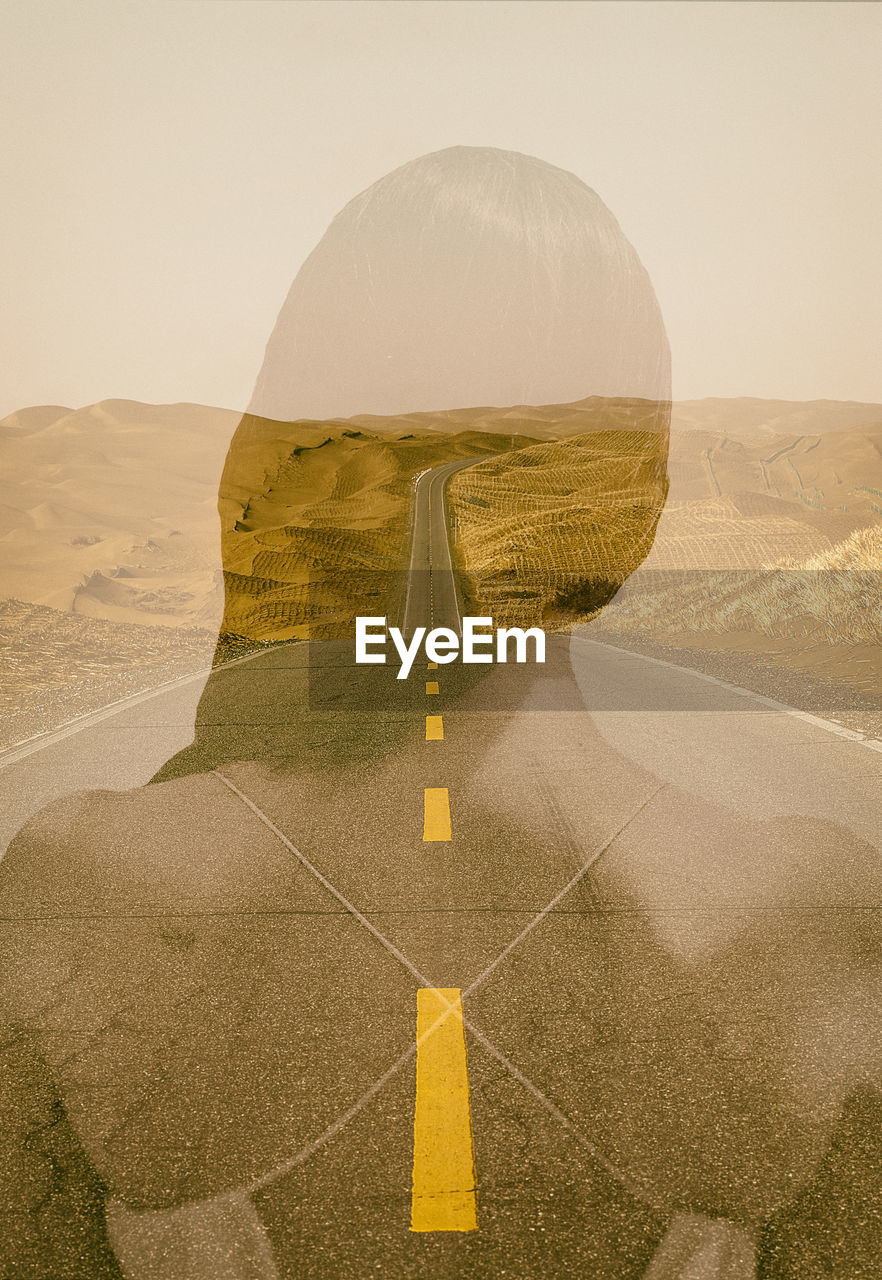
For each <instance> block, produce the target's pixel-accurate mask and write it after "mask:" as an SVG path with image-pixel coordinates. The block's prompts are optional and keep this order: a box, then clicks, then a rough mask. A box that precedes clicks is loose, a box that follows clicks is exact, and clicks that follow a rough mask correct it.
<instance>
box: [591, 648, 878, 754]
mask: <svg viewBox="0 0 882 1280" xmlns="http://www.w3.org/2000/svg"><path fill="white" fill-rule="evenodd" d="M570 638H571V639H572V640H579V641H581V643H582V644H593V645H595V646H596V647H597V648H598V649H611V650H612V651H613V653H626V654H628V655H629V657H632V658H638V659H639V660H640V661H641V662H652V663H654V665H655V666H657V667H668V668H669V669H670V670H671V671H682V672H684V673H685V674H686V675H690V676H694V677H695V678H696V679H697V680H704V681H705V682H706V683H707V684H715V685H717V686H718V687H719V688H720V689H725V690H726V691H727V692H728V693H737V694H739V695H740V696H741V697H742V698H753V700H754V701H755V702H759V703H762V705H763V706H764V707H769V708H770V710H772V711H781V712H783V713H784V714H785V715H788V716H793V717H794V718H795V719H796V720H804V721H805V722H806V724H810V725H813V726H814V727H815V728H816V729H825V730H826V731H827V733H835V734H836V736H837V737H838V738H845V739H846V740H847V741H848V742H857V743H859V744H860V746H862V747H868V748H869V749H870V751H882V739H879V738H876V737H874V736H873V735H872V734H869V733H859V732H858V730H857V729H848V728H846V726H845V725H844V724H837V723H836V721H835V720H824V719H822V718H821V716H813V715H812V714H811V712H809V711H800V709H799V707H790V706H788V705H787V703H786V702H778V701H776V699H775V698H767V697H766V696H765V694H762V693H755V692H754V691H753V690H752V689H745V688H743V687H742V686H741V685H739V684H730V683H729V681H728V680H721V679H720V678H719V676H712V675H709V674H708V672H706V671H696V670H695V668H694V667H681V666H679V665H678V664H677V663H676V662H668V661H666V660H665V659H664V658H651V657H650V656H649V654H646V653H638V652H636V651H635V650H634V649H623V648H621V647H620V646H619V645H617V644H607V642H606V641H605V640H591V639H589V637H588V636H580V635H576V634H575V633H571V634H570Z"/></svg>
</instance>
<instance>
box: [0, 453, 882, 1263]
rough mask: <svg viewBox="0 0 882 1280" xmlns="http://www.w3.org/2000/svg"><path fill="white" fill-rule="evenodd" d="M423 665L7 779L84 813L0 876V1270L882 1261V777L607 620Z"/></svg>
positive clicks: (14, 789) (238, 675)
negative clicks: (622, 639)
mask: <svg viewBox="0 0 882 1280" xmlns="http://www.w3.org/2000/svg"><path fill="white" fill-rule="evenodd" d="M450 470H451V467H450V465H449V464H448V465H447V466H446V467H445V468H438V469H436V470H435V472H433V473H430V474H428V475H427V476H425V477H424V478H423V479H422V480H421V482H420V485H419V487H418V492H417V501H416V504H415V512H416V514H415V531H414V572H415V577H414V583H417V581H419V582H420V584H421V585H420V586H414V587H412V589H411V595H410V605H409V612H408V614H407V615H406V625H408V624H412V625H420V623H419V622H417V621H415V619H416V618H417V617H418V614H419V611H420V610H421V611H422V612H423V615H424V618H425V622H424V625H428V624H429V622H431V621H434V624H435V625H447V623H446V621H445V620H446V619H447V618H448V617H449V616H450V608H451V603H452V602H453V600H454V591H455V588H454V585H453V583H452V578H451V576H450V574H449V570H448V566H449V550H448V549H447V546H446V534H445V535H444V536H443V537H442V531H443V530H444V514H443V504H442V501H441V499H442V496H443V478H444V472H445V471H447V472H448V473H449V471H450ZM433 531H434V532H433ZM439 557H440V563H439ZM417 592H420V593H421V594H416V593H417ZM432 600H434V601H435V607H436V610H437V611H438V612H437V613H436V616H435V618H434V619H432V618H426V617H425V614H426V608H427V604H428V605H429V608H431V603H430V602H431V601H432ZM439 601H440V604H439ZM454 607H455V605H454ZM396 670H397V663H390V665H388V666H386V667H357V666H356V665H355V663H354V661H353V652H352V645H351V643H350V642H347V641H334V642H331V641H328V642H322V643H320V644H319V643H316V644H292V645H286V646H279V647H277V648H274V649H272V650H269V651H267V652H265V653H263V654H261V655H259V656H258V657H256V658H254V659H251V660H248V661H245V662H240V663H239V664H237V665H236V666H235V667H232V668H228V669H222V670H219V671H218V672H216V673H215V674H214V675H213V676H212V677H211V679H210V680H209V682H208V684H207V685H206V687H205V689H204V692H203V693H202V697H201V700H200V703H199V707H198V709H197V712H196V727H195V736H194V740H193V743H192V745H190V746H185V745H184V744H185V743H186V741H187V740H188V739H189V737H190V736H192V735H191V734H190V733H189V732H188V729H189V726H190V725H191V724H192V713H193V709H192V698H193V697H194V695H195V694H196V692H197V689H198V685H197V684H194V685H191V686H186V687H184V688H183V689H181V688H178V689H176V690H172V691H169V692H166V693H162V694H159V695H158V696H156V697H154V698H152V699H148V700H144V701H141V702H139V703H137V704H134V705H129V706H127V707H125V708H123V709H122V710H121V711H120V712H119V713H118V714H115V715H113V716H112V717H108V718H107V719H105V720H103V721H100V722H98V723H94V724H91V725H90V726H88V727H86V728H84V729H82V730H81V731H79V732H77V733H75V734H72V735H70V736H68V737H66V738H62V739H61V740H58V741H55V742H53V743H51V744H49V745H47V746H46V747H45V748H43V749H42V750H39V751H32V752H31V753H30V754H29V755H27V756H25V757H23V758H20V759H17V760H14V761H13V762H12V763H9V764H8V765H7V767H6V768H5V769H4V771H3V772H2V774H0V778H2V780H3V783H4V792H5V794H6V796H7V800H8V803H9V804H10V806H11V807H10V810H9V817H8V819H7V821H8V824H9V825H17V824H18V822H19V821H21V820H23V819H24V817H25V816H27V813H28V812H34V811H35V810H36V809H38V808H40V806H41V805H42V804H44V803H45V801H46V800H47V799H50V798H52V796H53V795H62V794H67V793H68V792H70V791H76V790H82V789H83V788H86V789H90V794H86V795H79V796H78V797H76V798H74V799H66V800H61V801H59V802H58V803H57V804H56V805H54V806H52V807H51V808H50V809H49V810H48V811H45V812H44V813H43V814H42V815H40V816H38V817H37V818H36V819H35V820H34V821H33V822H32V823H31V825H30V826H29V828H28V829H27V830H26V832H25V833H24V834H23V835H22V836H20V837H19V839H18V840H16V841H15V842H14V844H13V846H12V847H11V849H10V852H9V854H8V856H7V858H6V860H5V862H4V864H3V865H2V867H0V911H2V914H3V917H4V919H5V921H6V926H5V945H4V950H5V953H6V965H5V974H6V978H5V1003H6V1004H7V1006H8V1008H9V1010H10V1032H9V1035H8V1036H7V1046H6V1050H5V1055H6V1057H5V1061H4V1069H5V1073H6V1079H7V1080H8V1081H9V1085H8V1088H7V1090H6V1095H5V1097H6V1109H5V1112H4V1117H5V1118H4V1125H5V1130H4V1132H3V1134H2V1137H3V1141H4V1143H5V1147H6V1150H7V1151H8V1152H10V1153H11V1154H10V1156H9V1158H8V1159H7V1160H6V1161H5V1162H4V1165H3V1172H2V1174H0V1178H2V1182H0V1187H2V1194H3V1202H4V1205H5V1207H6V1217H5V1219H4V1224H5V1225H4V1228H3V1229H4V1231H5V1233H6V1235H5V1239H4V1240H3V1242H2V1245H0V1259H2V1266H0V1274H2V1275H3V1276H4V1277H5V1276H7V1275H8V1276H10V1277H12V1276H15V1277H16V1278H18V1277H19V1276H21V1277H31V1276H41V1277H42V1276H47V1277H49V1276H52V1277H55V1276H70V1277H74V1276H76V1277H84V1278H85V1277H89V1280H94V1278H96V1277H104V1276H118V1275H119V1274H121V1273H122V1274H125V1275H127V1276H129V1277H130V1278H131V1280H177V1278H178V1277H181V1278H182V1280H219V1278H220V1277H230V1278H235V1280H245V1278H246V1277H247V1280H257V1278H261V1277H278V1278H279V1280H282V1278H285V1280H288V1278H290V1277H322V1278H324V1277H335V1278H336V1277H349V1276H351V1277H359V1278H362V1277H364V1276H367V1275H371V1274H378V1275H383V1276H384V1277H408V1278H410V1277H422V1276H427V1277H428V1276H431V1277H436V1276H437V1277H444V1280H447V1278H448V1277H450V1278H453V1277H457V1278H458V1277H497V1276H510V1277H517V1280H526V1278H527V1277H577V1276H578V1277H580V1280H582V1278H584V1277H598V1278H601V1280H606V1278H607V1277H608V1278H609V1280H620V1278H621V1280H627V1278H629V1277H635V1278H636V1277H645V1278H646V1280H674V1278H675V1277H677V1278H679V1280H743V1278H746V1277H753V1276H756V1277H773V1276H774V1277H793V1278H794V1280H795V1278H797V1277H798V1278H799V1280H812V1278H813V1277H818V1278H820V1277H822V1276H823V1277H825V1278H826V1277H837V1278H838V1277H841V1278H842V1280H858V1278H862V1277H877V1276H878V1274H879V1271H878V1258H879V1256H880V1254H882V1222H880V1205H882V1158H880V1134H882V1126H880V1120H882V1105H880V1098H879V1086H880V1077H882V1052H880V1048H879V1036H878V1025H879V1011H880V963H879V960H880V957H879V941H878V938H879V930H878V911H879V905H880V896H882V895H880V884H882V878H880V868H879V849H878V841H879V810H878V799H877V797H878V795H879V791H880V789H879V775H880V768H882V756H880V754H879V753H878V752H875V751H871V750H868V749H867V747H866V746H865V745H863V744H862V743H860V742H856V741H852V740H849V739H847V738H845V737H842V736H840V735H837V734H836V733H834V732H832V731H828V730H827V729H825V728H823V727H821V726H819V725H817V724H812V723H810V722H808V721H807V720H805V719H804V718H799V717H797V716H793V715H789V714H787V713H786V712H784V711H777V710H774V709H771V708H769V707H768V705H767V704H764V703H763V702H761V701H758V700H756V699H753V698H751V696H750V695H746V694H743V693H738V692H736V691H733V690H731V689H728V688H726V687H725V686H721V685H719V684H716V683H714V682H711V681H708V680H702V679H700V678H699V677H698V676H697V675H696V674H695V673H693V672H686V671H681V670H678V669H675V668H671V667H667V666H665V665H661V664H658V663H653V662H652V661H650V660H647V659H645V658H642V657H639V656H637V655H634V654H630V653H627V654H626V653H622V652H621V651H618V650H615V649H612V648H610V647H608V646H600V645H596V644H593V643H590V642H589V641H588V640H586V639H580V638H578V637H569V636H561V637H556V638H550V643H549V649H548V661H547V663H546V665H545V666H544V667H542V668H539V667H535V666H529V665H528V666H521V667H519V666H514V665H510V666H494V667H491V668H485V669H478V670H477V671H476V670H475V669H471V668H464V667H463V666H461V665H460V664H458V663H457V664H454V665H451V666H441V667H439V668H437V669H434V670H428V669H427V664H426V663H425V662H420V663H418V664H417V665H415V667H414V670H413V672H412V674H411V677H410V678H409V679H408V680H407V681H397V680H396V679H395V672H396ZM188 697H189V698H190V699H191V701H190V702H189V703H188V702H187V698H188ZM182 747H183V750H181V749H180V748H182ZM169 757H171V759H170V761H169V762H168V763H164V761H167V760H168V759H169ZM156 771H159V772H158V777H159V779H160V780H159V781H156V782H155V783H154V784H153V785H150V786H143V785H141V784H143V783H145V782H147V781H148V779H149V778H150V777H151V776H153V775H154V774H155V773H156ZM121 786H129V787H133V788H134V789H133V790H129V791H125V792H122V793H119V792H117V791H115V790H114V788H116V787H121ZM95 787H100V788H104V790H101V791H97V792H95V791H91V789H92V788H95ZM14 1028H17V1032H14V1030H13V1029H14ZM105 1215H106V1225H105ZM412 1228H415V1229H412ZM109 1240H110V1241H112V1242H113V1245H114V1249H115V1253H114V1252H112V1251H111V1249H110V1245H109V1243H108V1241H109ZM3 1250H5V1252H4V1251H3ZM120 1259H122V1260H123V1261H122V1263H120V1261H119V1260H120ZM121 1267H122V1272H121V1270H120V1268H121Z"/></svg>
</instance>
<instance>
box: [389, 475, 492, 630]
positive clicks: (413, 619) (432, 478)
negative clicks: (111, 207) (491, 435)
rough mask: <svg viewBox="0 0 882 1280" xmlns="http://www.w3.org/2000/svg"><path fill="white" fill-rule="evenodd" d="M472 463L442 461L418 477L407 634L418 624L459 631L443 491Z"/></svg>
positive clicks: (405, 616)
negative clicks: (456, 474)
mask: <svg viewBox="0 0 882 1280" xmlns="http://www.w3.org/2000/svg"><path fill="white" fill-rule="evenodd" d="M486 460H487V459H486V458H481V459H480V461H482V462H486ZM474 465H475V459H474V458H466V459H464V460H460V461H457V462H445V463H443V464H442V465H441V466H440V467H432V468H431V469H430V470H429V471H424V472H423V474H422V475H421V476H420V477H419V478H418V480H417V483H416V492H415V494H414V512H413V540H412V542H411V555H410V571H409V573H408V580H407V590H406V597H405V606H404V622H403V625H402V631H403V632H404V634H405V635H406V636H410V635H413V632H414V629H415V628H416V627H421V626H424V627H427V628H428V629H429V630H431V629H432V627H451V628H452V629H453V630H455V631H458V630H459V628H460V623H461V620H462V615H461V610H460V602H459V596H458V593H457V584H456V578H455V574H454V571H453V561H452V559H451V554H450V542H449V539H448V529H447V515H446V504H445V497H444V493H445V487H446V485H447V481H448V480H449V479H450V477H451V476H452V475H453V474H454V472H456V471H461V470H462V469H463V467H470V466H474Z"/></svg>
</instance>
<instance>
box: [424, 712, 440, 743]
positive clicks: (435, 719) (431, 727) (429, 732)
mask: <svg viewBox="0 0 882 1280" xmlns="http://www.w3.org/2000/svg"><path fill="white" fill-rule="evenodd" d="M443 737H444V720H443V718H442V717H441V716H426V742H441V740H442V739H443Z"/></svg>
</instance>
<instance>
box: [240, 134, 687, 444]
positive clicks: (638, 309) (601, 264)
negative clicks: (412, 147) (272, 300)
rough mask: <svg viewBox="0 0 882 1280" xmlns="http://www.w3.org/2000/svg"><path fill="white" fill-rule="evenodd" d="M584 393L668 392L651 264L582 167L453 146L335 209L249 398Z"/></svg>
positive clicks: (441, 401)
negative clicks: (573, 169) (583, 176)
mask: <svg viewBox="0 0 882 1280" xmlns="http://www.w3.org/2000/svg"><path fill="white" fill-rule="evenodd" d="M586 396H616V397H621V396H639V397H642V398H644V399H649V400H661V401H665V400H667V399H668V398H669V396H670V355H669V351H668V344H667V339H666V337H665V331H664V326H663V324H662V320H661V316H660V313H659V309H658V304H657V302H656V299H655V294H654V293H653V289H652V285H651V284H650V281H649V277H648V276H647V273H646V271H645V270H644V268H643V266H642V265H641V263H640V260H639V259H638V257H637V255H636V253H635V252H634V250H633V248H632V247H631V245H630V244H629V242H628V240H627V239H626V238H625V236H624V234H623V233H622V231H621V228H620V227H619V225H618V223H617V222H616V220H615V218H614V217H613V216H612V214H611V213H610V211H609V210H608V209H607V207H606V205H605V204H604V203H603V201H602V200H601V199H600V198H599V197H598V196H597V195H596V194H595V193H594V192H593V191H592V190H591V189H590V187H587V186H586V185H585V183H584V182H582V181H581V180H580V179H579V178H577V177H576V176H575V175H574V174H572V173H567V172H566V171H564V170H563V169H557V168H555V167H554V166H553V165H550V164H546V163H545V162H544V161H542V160H537V159H535V158H534V157H533V156H526V155H521V154H519V153H517V152H513V151H499V150H496V149H495V148H492V147H450V148H448V149H447V150H444V151H437V152H434V153H433V154H431V155H427V156H421V157H420V158H419V159H417V160H412V161H410V162H409V163H408V164H405V165H402V166H401V168H399V169H395V170H394V171H393V172H392V173H390V174H387V175H386V177H384V178H381V179H380V180H379V181H378V182H375V183H374V184H373V186H371V187H369V188H368V189H367V190H366V191H363V192H362V193H361V195H359V196H356V197H355V199H354V200H352V201H350V203H349V204H347V205H346V207H345V208H344V209H343V210H342V211H341V212H340V213H339V214H338V215H337V217H336V218H335V219H334V220H333V222H332V223H331V225H330V227H329V228H328V230H327V232H326V233H325V235H324V236H323V237H322V239H321V241H320V242H319V244H318V245H317V246H316V248H315V249H314V250H313V252H312V253H311V254H310V255H309V257H308V258H307V259H306V261H305V262H304V264H303V266H302V268H301V269H300V271H299V272H298V274H297V277H296V279H295V280H294V283H293V285H292V286H291V290H290V293H289V294H288V297H287V299H286V301H285V304H284V306H283V307H282V310H281V313H280V315H279V318H278V321H277V323H276V326H275V329H274V330H273V333H272V336H271V338H270V340H269V343H268V345H267V349H266V358H265V360H264V362H263V367H262V369H261V371H260V376H259V377H258V380H257V386H256V389H255V392H254V398H253V401H252V404H251V406H250V409H251V412H252V413H253V414H256V415H258V416H261V417H265V418H274V419H277V420H283V421H290V420H292V419H296V418H339V417H349V416H351V415H353V414H362V413H372V414H385V415H391V414H401V413H412V412H414V411H415V410H421V409H423V410H432V409H451V408H459V407H467V406H472V405H498V406H504V405H517V404H531V405H540V404H541V405H544V404H555V403H564V402H568V401H574V400H580V399H582V398H584V397H586Z"/></svg>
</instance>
